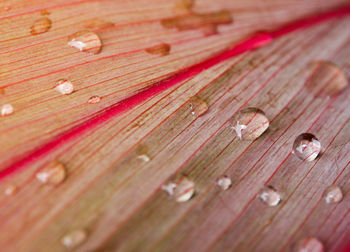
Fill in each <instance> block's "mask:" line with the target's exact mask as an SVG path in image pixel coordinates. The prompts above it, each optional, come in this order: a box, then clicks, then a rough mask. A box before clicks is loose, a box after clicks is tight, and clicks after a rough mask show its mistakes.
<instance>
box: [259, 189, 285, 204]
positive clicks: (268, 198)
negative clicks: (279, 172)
mask: <svg viewBox="0 0 350 252" xmlns="http://www.w3.org/2000/svg"><path fill="white" fill-rule="evenodd" d="M259 199H260V200H261V201H262V202H263V203H264V204H266V205H268V206H277V205H278V204H279V203H280V202H281V195H280V194H279V193H278V192H277V191H276V189H275V188H273V187H272V186H265V187H264V188H263V189H261V190H260V192H259Z"/></svg>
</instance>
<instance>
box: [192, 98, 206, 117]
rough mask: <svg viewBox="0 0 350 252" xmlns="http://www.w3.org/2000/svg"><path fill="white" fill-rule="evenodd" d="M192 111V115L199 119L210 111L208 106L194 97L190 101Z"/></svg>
mask: <svg viewBox="0 0 350 252" xmlns="http://www.w3.org/2000/svg"><path fill="white" fill-rule="evenodd" d="M190 110H191V113H192V115H196V116H197V117H199V116H201V115H203V114H205V113H206V112H207V111H208V104H207V103H206V102H205V101H203V100H202V99H201V98H199V97H198V96H193V97H192V98H191V100H190Z"/></svg>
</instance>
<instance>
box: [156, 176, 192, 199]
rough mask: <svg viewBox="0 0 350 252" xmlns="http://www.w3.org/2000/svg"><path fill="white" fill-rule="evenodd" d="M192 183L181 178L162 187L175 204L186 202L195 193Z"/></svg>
mask: <svg viewBox="0 0 350 252" xmlns="http://www.w3.org/2000/svg"><path fill="white" fill-rule="evenodd" d="M194 185H195V184H194V182H193V181H191V180H189V179H188V178H186V177H182V178H181V179H180V180H179V181H178V182H169V183H167V184H165V185H163V186H162V190H164V191H166V192H167V193H168V194H169V195H170V196H171V197H173V198H174V199H175V200H176V201H177V202H186V201H188V200H190V199H191V198H192V196H193V195H194V192H195V188H194Z"/></svg>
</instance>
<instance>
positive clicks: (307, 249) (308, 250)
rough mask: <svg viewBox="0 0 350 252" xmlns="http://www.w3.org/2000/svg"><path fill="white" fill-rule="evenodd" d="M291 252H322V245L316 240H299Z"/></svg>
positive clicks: (309, 238)
mask: <svg viewBox="0 0 350 252" xmlns="http://www.w3.org/2000/svg"><path fill="white" fill-rule="evenodd" d="M292 251H293V252H324V251H325V250H324V246H323V244H322V243H321V242H320V241H319V240H318V239H316V238H312V237H308V238H303V239H301V240H299V241H298V242H297V243H296V244H295V245H294V246H293V249H292Z"/></svg>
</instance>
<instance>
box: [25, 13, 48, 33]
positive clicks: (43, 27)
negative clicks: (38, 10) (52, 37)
mask: <svg viewBox="0 0 350 252" xmlns="http://www.w3.org/2000/svg"><path fill="white" fill-rule="evenodd" d="M50 28H51V20H50V19H49V18H47V17H42V18H39V19H37V20H35V22H34V24H33V25H32V27H30V29H31V31H30V33H31V34H32V35H37V34H41V33H44V32H47V31H48V30H49V29H50Z"/></svg>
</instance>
